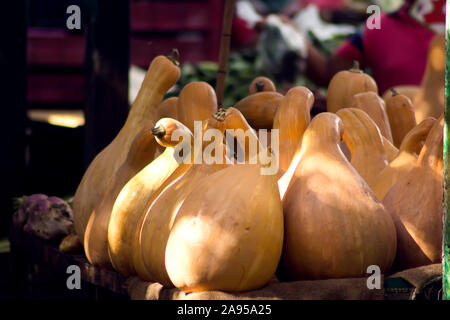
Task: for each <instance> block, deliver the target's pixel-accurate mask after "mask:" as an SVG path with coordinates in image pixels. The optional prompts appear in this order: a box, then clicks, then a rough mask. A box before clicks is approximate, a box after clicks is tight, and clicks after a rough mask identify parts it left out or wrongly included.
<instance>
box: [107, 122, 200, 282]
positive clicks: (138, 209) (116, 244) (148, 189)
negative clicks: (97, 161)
mask: <svg viewBox="0 0 450 320" xmlns="http://www.w3.org/2000/svg"><path fill="white" fill-rule="evenodd" d="M180 131H183V133H184V134H185V135H186V136H187V137H190V138H191V137H192V133H191V132H190V131H189V129H187V127H185V126H184V125H183V124H182V123H180V122H179V121H177V120H175V119H170V118H162V119H160V120H159V121H158V122H157V123H156V125H155V127H154V128H153V129H152V134H153V135H155V139H156V140H157V141H158V143H159V144H160V145H162V146H164V147H165V150H164V152H163V153H162V154H161V156H158V157H157V158H156V159H155V160H153V161H152V162H151V163H149V164H148V165H147V166H146V167H145V168H144V169H142V170H141V171H139V172H138V173H137V174H136V175H135V176H134V177H133V178H132V179H130V180H129V181H128V182H127V183H126V184H125V186H124V187H123V188H122V190H121V191H120V193H119V194H118V196H117V198H116V200H115V202H114V206H113V207H112V209H111V212H110V218H109V224H108V234H107V236H108V253H109V258H110V261H111V263H112V265H113V267H114V269H116V270H117V271H118V272H120V273H121V274H123V275H126V276H130V275H134V274H136V270H135V267H134V263H133V244H134V242H135V241H136V240H137V239H136V237H137V236H138V233H137V232H136V229H139V227H140V224H141V223H142V220H143V218H142V216H143V215H144V214H145V213H146V207H147V203H148V201H149V199H151V198H152V197H153V195H154V194H155V193H156V192H158V189H159V188H160V187H161V186H162V185H163V184H164V183H165V181H166V180H168V179H170V178H171V177H172V176H173V175H174V174H176V173H175V170H176V169H177V168H178V167H179V165H180V163H179V161H178V159H177V158H176V147H177V145H178V143H186V144H187V145H190V141H186V142H184V141H182V138H178V139H176V138H175V137H174V136H172V134H173V133H176V134H178V133H179V132H180Z"/></svg>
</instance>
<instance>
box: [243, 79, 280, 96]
mask: <svg viewBox="0 0 450 320" xmlns="http://www.w3.org/2000/svg"><path fill="white" fill-rule="evenodd" d="M248 91H249V94H254V93H257V92H263V91H277V90H276V88H275V84H274V83H273V82H272V80H270V79H269V78H267V77H256V78H255V79H253V81H252V82H251V83H250V86H249V88H248Z"/></svg>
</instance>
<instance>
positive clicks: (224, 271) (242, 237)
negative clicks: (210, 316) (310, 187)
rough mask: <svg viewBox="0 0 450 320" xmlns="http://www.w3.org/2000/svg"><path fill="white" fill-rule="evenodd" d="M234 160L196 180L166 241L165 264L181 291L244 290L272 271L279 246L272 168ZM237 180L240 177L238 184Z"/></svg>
mask: <svg viewBox="0 0 450 320" xmlns="http://www.w3.org/2000/svg"><path fill="white" fill-rule="evenodd" d="M261 168H262V166H261V165H260V164H237V165H234V166H231V167H229V168H226V169H224V170H221V171H218V172H216V173H214V174H212V175H211V176H209V177H206V178H204V179H202V180H200V181H199V182H198V183H197V185H196V187H195V188H194V189H193V190H192V192H191V193H190V194H189V196H188V197H187V198H186V200H185V201H184V202H183V204H182V206H181V208H180V210H179V212H178V215H177V216H176V218H175V221H174V222H173V227H172V230H171V231H170V236H169V239H168V241H167V248H166V254H165V266H166V269H167V272H168V275H169V277H170V279H171V280H172V282H173V284H174V285H175V286H176V287H177V288H179V289H181V290H183V291H185V292H198V291H213V290H221V291H228V292H242V291H248V290H254V289H258V288H261V287H262V286H264V285H265V284H266V283H267V282H269V280H270V279H271V278H272V277H273V275H274V274H275V271H276V268H277V265H278V263H279V259H280V255H281V250H282V246H283V210H282V204H281V200H280V195H279V193H278V188H277V178H276V172H272V174H263V173H262V172H261ZM237 181H239V182H238V183H237Z"/></svg>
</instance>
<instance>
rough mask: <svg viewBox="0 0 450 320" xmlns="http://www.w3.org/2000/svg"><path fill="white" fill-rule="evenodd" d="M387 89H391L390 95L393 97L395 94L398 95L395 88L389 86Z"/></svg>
mask: <svg viewBox="0 0 450 320" xmlns="http://www.w3.org/2000/svg"><path fill="white" fill-rule="evenodd" d="M389 90H391V92H392V96H393V97H395V96H397V95H398V92H397V90H395V89H394V88H390V89H389Z"/></svg>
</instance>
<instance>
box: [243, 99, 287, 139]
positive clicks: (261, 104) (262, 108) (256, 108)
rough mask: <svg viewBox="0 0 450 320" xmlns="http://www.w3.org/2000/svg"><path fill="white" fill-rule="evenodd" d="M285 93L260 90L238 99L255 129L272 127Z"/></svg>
mask: <svg viewBox="0 0 450 320" xmlns="http://www.w3.org/2000/svg"><path fill="white" fill-rule="evenodd" d="M282 98H283V95H282V94H280V93H278V92H270V91H269V92H258V93H254V94H252V95H249V96H248V97H245V98H244V99H242V100H240V101H238V102H237V103H236V104H235V105H234V107H235V108H236V109H238V110H239V111H240V112H242V114H243V115H244V117H245V119H247V121H248V123H249V124H250V126H251V127H252V128H254V129H257V130H258V129H268V130H269V129H272V125H273V118H274V116H275V112H276V110H277V108H278V106H279V105H280V103H281V99H282Z"/></svg>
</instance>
